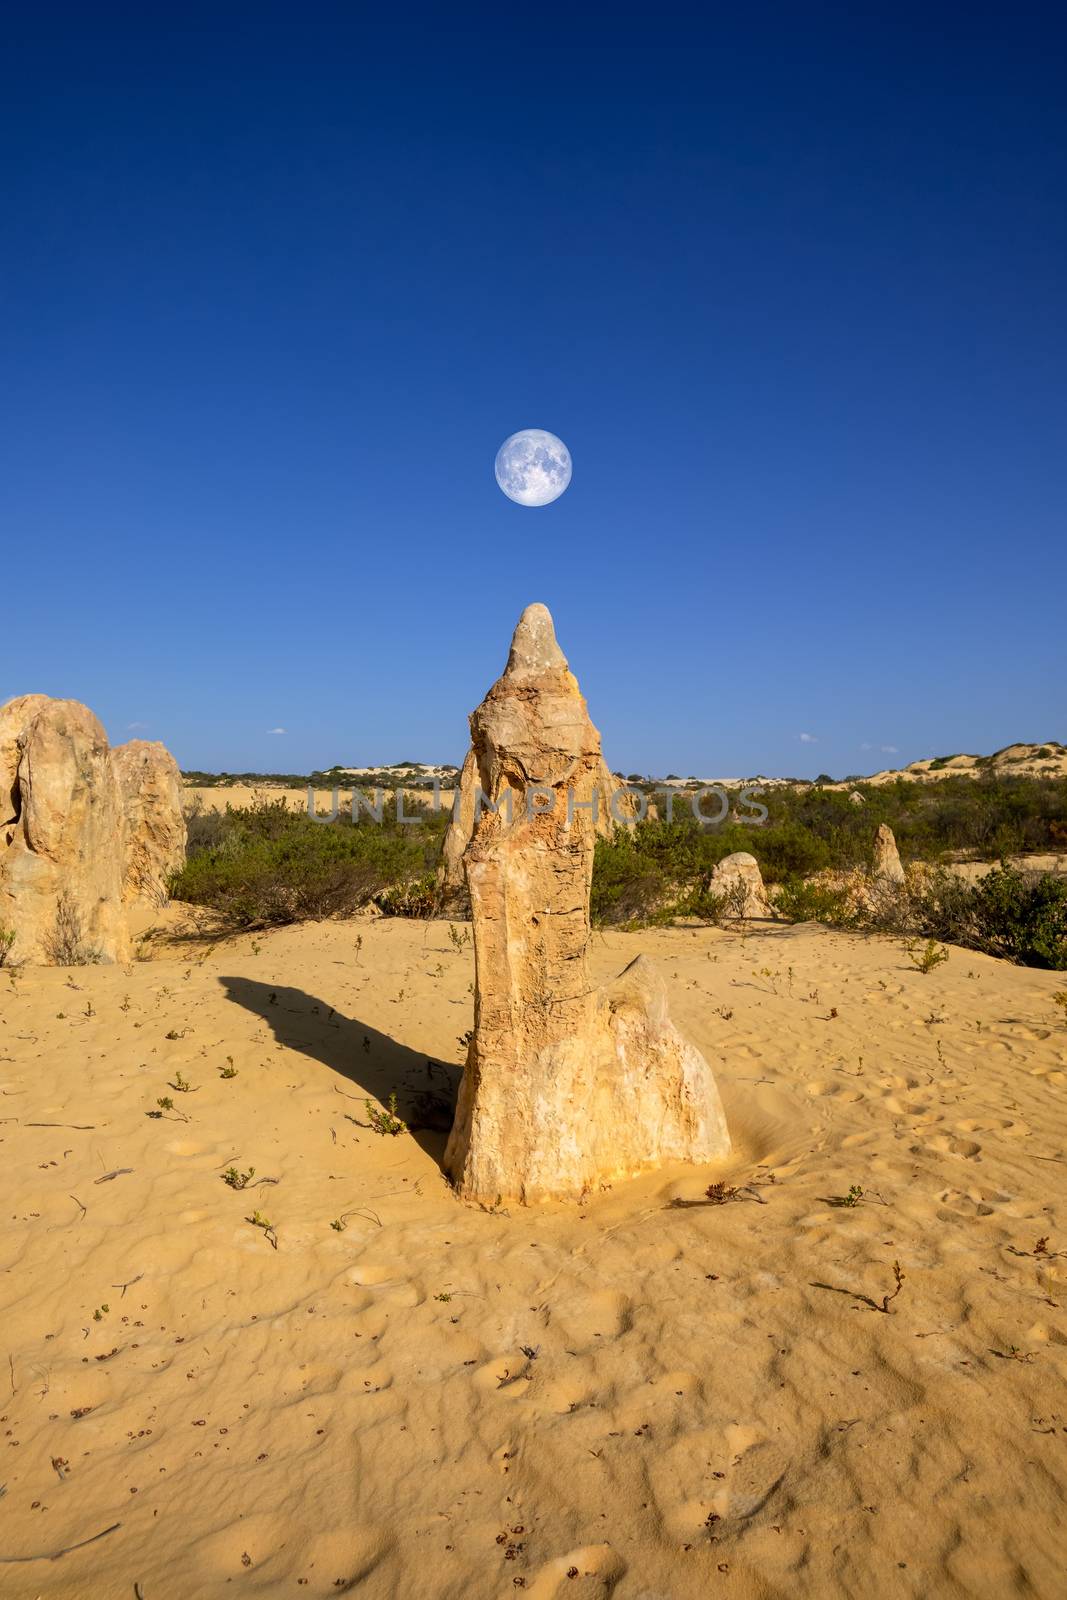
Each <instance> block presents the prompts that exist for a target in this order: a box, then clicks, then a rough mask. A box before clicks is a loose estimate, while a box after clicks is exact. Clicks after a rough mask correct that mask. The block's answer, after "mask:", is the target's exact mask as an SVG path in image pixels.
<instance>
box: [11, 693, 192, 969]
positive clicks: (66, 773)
mask: <svg viewBox="0 0 1067 1600" xmlns="http://www.w3.org/2000/svg"><path fill="white" fill-rule="evenodd" d="M184 856H185V819H184V817H183V815H182V807H181V780H180V775H179V772H178V767H177V763H176V762H175V760H174V758H173V756H171V755H170V754H169V753H168V751H167V750H166V749H165V748H164V747H163V745H161V744H154V743H149V742H147V741H145V740H143V739H134V740H131V742H130V743H129V744H127V745H119V746H118V748H117V749H115V750H112V749H111V747H110V746H109V744H108V742H107V735H106V734H105V732H104V730H103V728H102V727H101V725H100V723H99V722H98V721H97V719H96V718H95V717H94V716H93V713H92V712H91V711H90V710H89V708H88V707H87V706H83V705H81V704H80V703H79V702H78V701H77V700H53V699H51V698H50V697H49V696H48V695H44V694H27V695H22V696H21V697H20V698H19V699H17V700H10V701H8V703H7V705H5V706H2V707H0V932H7V933H13V934H14V936H15V937H14V941H13V942H11V943H10V945H9V944H8V941H6V940H5V942H4V947H3V950H4V953H5V954H6V957H7V959H9V960H11V961H12V962H28V963H30V964H37V965H55V966H76V965H81V964H84V963H86V962H90V961H125V960H127V959H128V957H129V954H130V935H129V929H128V926H127V909H128V905H129V903H130V902H132V901H136V900H147V901H148V902H149V903H151V904H154V905H158V904H160V903H161V901H162V900H163V899H164V898H165V897H166V881H167V877H168V875H169V874H170V873H171V872H172V871H174V870H175V869H176V868H177V867H179V866H180V865H181V863H182V861H183V860H184Z"/></svg>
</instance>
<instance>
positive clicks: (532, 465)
mask: <svg viewBox="0 0 1067 1600" xmlns="http://www.w3.org/2000/svg"><path fill="white" fill-rule="evenodd" d="M496 481H497V483H498V484H499V485H500V487H501V488H502V489H503V491H504V493H505V494H506V495H507V497H508V499H509V500H514V502H515V504H516V505H519V506H547V505H551V503H552V501H553V500H558V499H559V497H560V495H561V494H562V493H563V491H564V489H565V488H566V487H567V485H568V484H569V483H570V481H571V453H570V451H569V450H568V449H567V446H566V445H565V444H564V443H563V440H562V439H557V438H556V435H555V434H554V433H546V432H545V430H544V428H522V429H521V430H520V431H519V432H518V433H513V434H512V435H511V438H510V439H505V440H504V443H503V444H502V445H501V446H500V449H499V450H498V451H497V453H496Z"/></svg>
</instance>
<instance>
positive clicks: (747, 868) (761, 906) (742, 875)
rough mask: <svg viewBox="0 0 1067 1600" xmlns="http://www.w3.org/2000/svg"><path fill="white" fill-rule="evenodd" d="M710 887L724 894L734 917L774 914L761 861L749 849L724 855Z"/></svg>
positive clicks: (713, 891) (715, 891) (714, 872)
mask: <svg viewBox="0 0 1067 1600" xmlns="http://www.w3.org/2000/svg"><path fill="white" fill-rule="evenodd" d="M709 887H710V890H711V893H712V894H717V895H725V897H726V902H727V910H728V911H729V912H730V913H731V914H732V915H733V916H735V917H769V916H771V915H772V912H771V906H770V902H769V900H768V899H767V890H766V889H765V887H764V884H763V874H762V873H761V872H760V869H759V862H758V861H757V860H756V858H755V856H750V855H749V853H748V851H747V850H735V851H734V853H733V855H731V856H724V857H723V859H722V860H721V861H720V862H719V864H718V866H717V867H716V868H715V870H714V871H713V872H712V874H711V883H710V885H709Z"/></svg>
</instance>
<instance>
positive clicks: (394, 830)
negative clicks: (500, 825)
mask: <svg viewBox="0 0 1067 1600" xmlns="http://www.w3.org/2000/svg"><path fill="white" fill-rule="evenodd" d="M212 818H218V820H217V821H215V820H208V819H212ZM202 820H204V824H205V825H204V826H203V828H200V827H199V825H198V827H197V828H195V829H193V830H191V833H190V842H189V847H188V848H189V854H188V859H187V860H186V863H185V866H184V867H183V868H182V869H181V871H180V872H177V873H175V874H174V876H173V878H172V879H171V882H170V886H169V887H170V893H171V895H172V896H173V898H175V899H177V900H185V901H188V902H190V903H191V904H193V905H202V906H209V907H210V908H211V909H212V910H214V911H216V912H217V913H218V914H219V916H220V917H221V918H222V919H223V921H224V922H226V923H228V924H229V925H230V926H232V927H235V928H256V927H265V926H267V925H270V924H277V923H285V922H297V921H301V920H303V919H305V918H314V917H329V916H336V915H343V914H348V913H351V912H353V911H355V910H358V908H359V907H360V906H363V905H366V904H367V902H368V901H370V900H373V899H374V898H375V897H376V896H378V895H381V894H383V893H384V892H386V891H391V892H393V893H394V894H396V893H400V892H402V891H404V890H405V889H406V888H407V886H408V885H410V884H412V883H414V882H415V881H416V880H418V879H421V878H424V877H425V875H426V873H427V872H428V870H429V869H430V868H432V866H433V865H434V863H435V862H436V860H437V856H438V854H439V853H440V845H441V839H442V836H443V833H444V828H445V826H446V825H447V817H446V816H444V815H443V814H442V815H440V816H438V815H435V814H432V813H429V812H428V813H427V814H426V816H425V817H423V818H420V820H419V821H418V822H416V823H408V824H401V823H398V822H397V821H396V820H395V814H394V813H393V811H392V808H391V807H390V806H389V805H388V804H387V805H386V806H385V808H384V812H383V820H382V822H381V823H377V822H375V821H374V820H373V819H372V818H370V817H368V816H366V815H361V816H360V818H359V820H358V821H356V822H353V821H352V820H351V818H349V817H346V816H340V817H338V818H337V819H336V820H335V821H332V822H316V821H314V820H313V819H312V818H311V817H309V816H307V815H306V814H305V813H303V812H298V811H293V810H291V809H290V808H289V807H288V806H286V805H285V803H284V802H283V801H281V800H274V801H269V800H265V801H262V802H260V803H259V804H257V805H254V806H248V807H242V808H227V810H226V811H225V812H223V813H221V814H218V813H208V814H207V818H206V819H202ZM408 914H411V913H410V912H409V913H408Z"/></svg>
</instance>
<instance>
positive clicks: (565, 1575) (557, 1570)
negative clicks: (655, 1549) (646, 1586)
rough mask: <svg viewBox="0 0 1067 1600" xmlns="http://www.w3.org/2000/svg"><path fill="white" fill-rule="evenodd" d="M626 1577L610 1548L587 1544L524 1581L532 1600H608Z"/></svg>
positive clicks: (556, 1557)
mask: <svg viewBox="0 0 1067 1600" xmlns="http://www.w3.org/2000/svg"><path fill="white" fill-rule="evenodd" d="M625 1576H626V1562H625V1561H624V1560H623V1559H622V1556H620V1555H619V1554H618V1552H617V1551H615V1550H613V1549H612V1548H611V1546H610V1545H609V1544H586V1545H580V1546H579V1547H578V1549H576V1550H568V1551H567V1553H566V1555H562V1556H553V1557H552V1560H551V1561H546V1562H545V1564H544V1566H543V1567H542V1568H541V1569H540V1571H539V1572H538V1573H537V1575H536V1576H535V1577H534V1578H532V1579H529V1580H528V1581H527V1584H526V1592H527V1594H530V1595H532V1596H533V1600H556V1597H557V1596H563V1595H565V1594H566V1595H575V1596H580V1597H581V1600H608V1597H609V1596H610V1595H612V1594H614V1592H615V1586H616V1584H617V1583H618V1582H619V1579H620V1578H623V1577H625Z"/></svg>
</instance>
